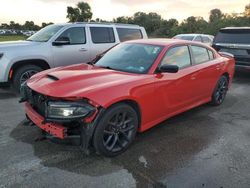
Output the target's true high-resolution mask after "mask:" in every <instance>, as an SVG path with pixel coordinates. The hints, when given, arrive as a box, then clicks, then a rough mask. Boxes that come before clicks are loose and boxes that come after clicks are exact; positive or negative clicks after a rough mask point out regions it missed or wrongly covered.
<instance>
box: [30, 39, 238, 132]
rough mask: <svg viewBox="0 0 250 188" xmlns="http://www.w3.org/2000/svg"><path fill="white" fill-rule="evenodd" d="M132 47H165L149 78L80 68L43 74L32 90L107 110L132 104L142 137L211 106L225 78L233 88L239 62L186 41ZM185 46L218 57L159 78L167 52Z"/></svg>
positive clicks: (31, 84) (75, 67) (53, 70)
mask: <svg viewBox="0 0 250 188" xmlns="http://www.w3.org/2000/svg"><path fill="white" fill-rule="evenodd" d="M133 42H134V43H145V44H152V45H161V46H164V49H163V50H162V52H161V53H160V54H159V56H158V58H157V59H156V60H155V62H154V64H153V66H152V67H151V69H150V70H149V72H148V73H147V74H132V73H126V72H120V71H115V70H108V69H104V68H99V67H95V66H92V65H87V64H79V65H74V66H68V67H59V68H55V69H51V70H47V71H44V72H41V73H38V74H36V75H35V76H33V77H32V78H31V79H30V80H29V81H28V82H27V85H28V86H29V87H30V88H31V89H33V90H35V91H36V92H38V93H41V94H44V95H46V96H51V97H55V98H62V99H69V98H70V99H72V100H74V99H79V98H80V99H81V98H87V99H89V100H90V101H93V103H95V104H97V105H99V106H101V107H103V108H108V107H109V106H111V105H112V104H115V103H117V102H119V101H124V100H130V101H133V102H135V103H136V104H137V105H138V106H139V109H140V115H141V117H140V118H141V121H140V128H139V131H140V132H142V131H145V130H147V129H149V128H150V127H152V126H154V125H156V124H157V123H160V122H161V121H163V120H165V119H167V118H169V117H171V116H173V115H176V114H179V113H181V112H184V111H186V110H188V109H191V108H193V107H195V106H198V105H201V104H204V103H207V102H209V101H210V100H211V96H212V93H213V90H214V88H215V86H216V83H217V81H218V80H219V78H220V76H221V75H223V74H226V75H227V76H228V77H229V81H230V83H231V81H232V78H233V74H234V67H235V62H234V59H232V58H228V57H222V56H220V55H219V54H218V53H217V52H216V51H215V50H213V49H212V48H210V47H208V46H205V45H203V44H200V43H195V42H188V41H181V40H162V41H161V40H146V41H145V40H138V41H133ZM128 43H131V42H128ZM181 44H186V45H189V44H195V45H199V46H205V47H206V48H209V49H210V50H212V51H213V52H214V54H215V59H214V60H211V61H208V62H205V63H202V64H198V65H193V66H190V67H187V68H184V69H181V70H179V71H178V72H177V73H158V74H156V73H154V72H155V70H156V67H157V66H158V65H159V63H160V62H161V59H162V58H163V56H164V54H165V52H166V51H167V50H168V49H169V48H171V47H173V46H175V45H181ZM51 77H54V78H57V79H58V80H57V81H55V80H53V79H51Z"/></svg>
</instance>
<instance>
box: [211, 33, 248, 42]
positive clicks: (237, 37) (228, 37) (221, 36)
mask: <svg viewBox="0 0 250 188" xmlns="http://www.w3.org/2000/svg"><path fill="white" fill-rule="evenodd" d="M214 42H215V43H234V44H250V30H246V31H244V30H227V31H220V32H219V33H218V34H217V35H216V37H215V39H214Z"/></svg>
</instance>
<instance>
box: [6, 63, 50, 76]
mask: <svg viewBox="0 0 250 188" xmlns="http://www.w3.org/2000/svg"><path fill="white" fill-rule="evenodd" d="M25 65H36V66H38V67H40V68H42V69H43V70H46V69H49V68H50V66H49V64H48V63H47V62H46V61H44V60H42V59H30V60H23V61H17V62H15V63H14V64H13V65H12V67H11V69H10V72H9V79H10V80H11V79H12V78H13V73H15V71H16V70H17V69H19V68H20V67H22V66H25Z"/></svg>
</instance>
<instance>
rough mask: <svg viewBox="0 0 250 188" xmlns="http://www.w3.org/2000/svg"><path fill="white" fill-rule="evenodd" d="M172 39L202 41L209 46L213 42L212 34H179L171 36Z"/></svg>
mask: <svg viewBox="0 0 250 188" xmlns="http://www.w3.org/2000/svg"><path fill="white" fill-rule="evenodd" d="M173 38H174V39H181V40H190V41H196V42H202V43H205V44H207V45H209V46H212V44H213V39H214V36H213V35H205V34H195V33H193V34H179V35H176V36H174V37H173Z"/></svg>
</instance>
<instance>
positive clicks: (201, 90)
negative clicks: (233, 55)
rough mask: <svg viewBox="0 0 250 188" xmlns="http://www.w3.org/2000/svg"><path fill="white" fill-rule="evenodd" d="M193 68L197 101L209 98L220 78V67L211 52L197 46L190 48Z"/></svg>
mask: <svg viewBox="0 0 250 188" xmlns="http://www.w3.org/2000/svg"><path fill="white" fill-rule="evenodd" d="M190 49H191V53H192V63H193V67H194V72H193V75H192V76H193V81H194V84H195V88H194V89H195V91H196V94H197V97H198V98H197V101H203V100H208V99H209V98H211V94H212V91H213V89H214V87H215V84H216V82H217V80H218V78H219V76H220V71H221V68H222V67H221V66H223V65H221V64H220V63H218V61H217V60H216V59H215V56H214V54H213V52H212V50H210V49H208V48H206V47H204V46H198V45H191V46H190Z"/></svg>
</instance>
